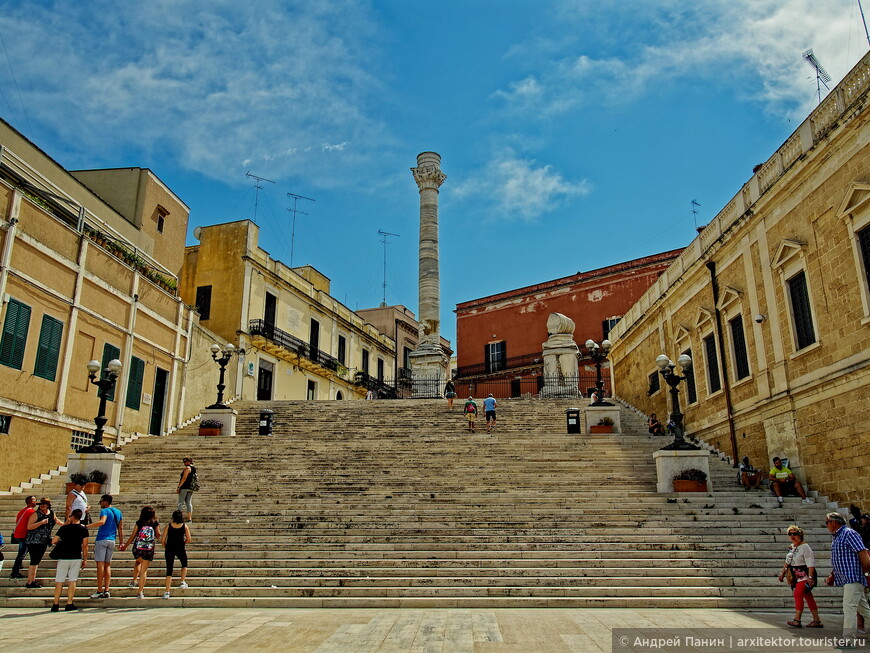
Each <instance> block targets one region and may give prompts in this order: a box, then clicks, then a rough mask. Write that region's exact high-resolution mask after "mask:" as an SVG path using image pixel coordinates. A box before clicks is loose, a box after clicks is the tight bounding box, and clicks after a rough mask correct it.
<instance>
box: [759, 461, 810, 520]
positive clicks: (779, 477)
mask: <svg viewBox="0 0 870 653" xmlns="http://www.w3.org/2000/svg"><path fill="white" fill-rule="evenodd" d="M769 479H770V489H771V490H773V493H774V494H775V495H776V502H777V506H776V507H777V508H782V497H783V495H784V494H791V493H792V491H795V492H797V493H798V495H799V496H800V497H801V499H803V503H813V500H812V499H809V498H807V493H806V492H804V488H803V486H802V485H801V484H800V481H798V480H797V479H796V478H795V475H794V474H793V473H792V471H791V470H790V469H789V468H788V467H785V466H784V465H783V464H782V459H780V458H774V459H773V467H772V468H771V470H770V475H769Z"/></svg>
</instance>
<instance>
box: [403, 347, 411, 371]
mask: <svg viewBox="0 0 870 653" xmlns="http://www.w3.org/2000/svg"><path fill="white" fill-rule="evenodd" d="M402 367H404V368H405V369H406V370H410V369H411V348H410V347H405V348H404V351H403V352H402Z"/></svg>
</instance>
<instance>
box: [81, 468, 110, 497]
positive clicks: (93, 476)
mask: <svg viewBox="0 0 870 653" xmlns="http://www.w3.org/2000/svg"><path fill="white" fill-rule="evenodd" d="M108 478H109V475H108V474H106V472H104V471H103V470H102V469H95V470H94V471H92V472H91V473H90V474H88V482H87V483H86V484H85V493H86V494H102V492H103V483H105V482H106V479H108Z"/></svg>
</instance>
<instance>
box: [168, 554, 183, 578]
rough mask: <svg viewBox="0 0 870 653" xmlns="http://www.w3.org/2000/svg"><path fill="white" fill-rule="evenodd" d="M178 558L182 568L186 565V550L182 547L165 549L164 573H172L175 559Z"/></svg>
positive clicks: (169, 574)
mask: <svg viewBox="0 0 870 653" xmlns="http://www.w3.org/2000/svg"><path fill="white" fill-rule="evenodd" d="M176 558H178V562H180V563H181V567H182V569H183V568H185V567H187V551H186V550H185V549H184V548H181V549H169V548H167V549H166V575H167V576H171V575H172V569H173V567H174V566H175V559H176Z"/></svg>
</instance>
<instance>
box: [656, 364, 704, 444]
mask: <svg viewBox="0 0 870 653" xmlns="http://www.w3.org/2000/svg"><path fill="white" fill-rule="evenodd" d="M677 363H678V364H679V365H680V368H682V370H683V372H684V373H685V372H687V371H688V370H689V369H690V368H691V367H692V359H691V358H690V357H689V356H688V354H683V355H682V356H680V357H679V358H678V359H677ZM656 365H657V366H658V368H659V371H660V372H661V375H662V377H663V378H664V380H665V383H667V384H668V385H669V386H670V388H671V420H672V421H673V423H674V441H673V442H671V443H670V444H669V445H667V446H666V447H662V449H669V450H673V449H677V450H682V451H693V450H698V449H700V447H697V446H695V445H694V444H691V443H689V442H686V441H685V440H684V439H683V414H682V413H681V412H680V391H679V389H678V388H679V385H680V381H685V380H686V378H687V377H686V376H680V375H679V374H676V373H675V372H674V369H675V368H676V367H677V366H676V364H674V361H672V360H671V359H670V358H668V357H667V356H665V355H664V354H662V355H661V356H658V357H657V358H656Z"/></svg>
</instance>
